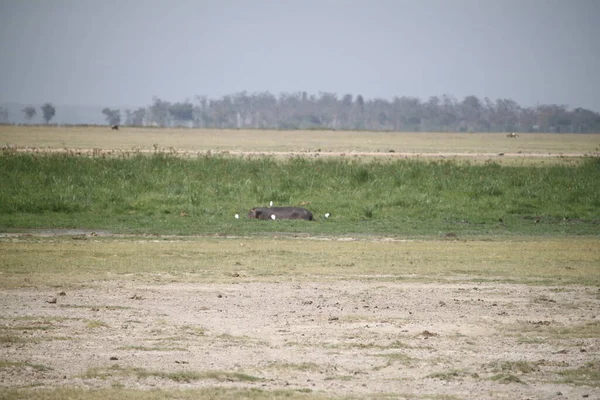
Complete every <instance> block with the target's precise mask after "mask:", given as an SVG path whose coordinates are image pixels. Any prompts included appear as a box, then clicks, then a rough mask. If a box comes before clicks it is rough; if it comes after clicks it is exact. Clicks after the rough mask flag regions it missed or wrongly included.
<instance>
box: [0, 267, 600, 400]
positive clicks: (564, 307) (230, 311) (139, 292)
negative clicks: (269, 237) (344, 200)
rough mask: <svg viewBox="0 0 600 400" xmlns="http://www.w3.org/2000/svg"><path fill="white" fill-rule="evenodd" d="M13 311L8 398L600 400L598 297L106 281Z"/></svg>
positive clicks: (16, 294) (8, 317)
mask: <svg viewBox="0 0 600 400" xmlns="http://www.w3.org/2000/svg"><path fill="white" fill-rule="evenodd" d="M0 298H1V304H2V310H1V314H0V318H1V319H0V324H1V325H0V329H1V331H0V335H1V336H2V338H3V340H2V341H1V342H0V360H3V361H2V362H3V364H2V365H1V368H0V388H4V389H9V388H31V387H33V388H50V389H52V388H58V387H64V386H70V387H80V388H92V389H93V388H107V387H108V388H110V387H126V388H133V389H152V388H162V389H183V388H200V387H209V386H211V387H212V386H222V387H236V388H257V389H261V390H266V391H269V390H276V389H286V390H292V391H294V390H298V391H301V392H303V393H319V394H324V395H325V396H331V397H337V396H349V397H354V398H365V397H373V396H384V395H387V396H391V397H393V398H456V399H555V398H556V399H581V398H590V399H598V398H600V388H599V386H600V383H599V382H597V381H594V378H593V376H597V375H593V374H594V373H596V374H597V372H598V371H597V369H599V368H600V359H599V356H598V354H600V339H599V336H600V335H599V333H600V324H599V321H598V316H599V314H598V311H599V309H600V308H599V305H600V297H599V295H598V289H597V288H590V287H583V286H566V287H548V286H530V285H520V284H506V283H491V282H487V283H473V282H465V281H462V282H459V281H457V282H455V283H452V282H450V283H448V282H446V283H440V282H427V281H424V282H417V281H402V280H398V281H395V280H390V279H389V278H385V277H377V276H365V277H358V278H357V277H347V278H345V277H338V278H336V279H334V278H323V277H314V279H313V278H311V277H305V278H304V279H302V280H289V281H274V282H250V281H243V279H241V278H240V281H239V282H238V283H233V284H231V283H228V284H224V283H210V284H199V283H180V282H177V283H176V282H173V283H167V284H165V283H164V280H161V283H158V284H149V283H143V282H139V281H108V282H107V281H98V282H91V283H90V284H89V285H87V286H86V287H81V288H79V289H70V290H64V291H63V290H61V289H60V288H58V289H56V288H51V289H50V288H41V289H40V288H37V289H18V290H3V291H2V292H0ZM590 374H592V375H591V376H592V378H590ZM445 396H447V397H445Z"/></svg>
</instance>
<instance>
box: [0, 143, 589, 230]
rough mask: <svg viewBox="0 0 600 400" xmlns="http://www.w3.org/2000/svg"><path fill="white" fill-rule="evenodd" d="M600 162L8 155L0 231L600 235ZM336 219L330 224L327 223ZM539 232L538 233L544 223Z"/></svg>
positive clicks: (0, 185) (0, 179)
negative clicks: (287, 212) (263, 217)
mask: <svg viewBox="0 0 600 400" xmlns="http://www.w3.org/2000/svg"><path fill="white" fill-rule="evenodd" d="M598 176H600V161H599V160H598V158H589V159H587V160H586V161H585V162H582V163H578V164H577V165H568V166H567V165H548V166H544V165H539V164H538V165H522V166H519V165H514V166H501V165H499V164H497V163H493V162H489V163H485V164H477V165H476V164H469V163H464V162H461V163H459V162H452V161H430V162H425V161H418V160H397V161H377V160H374V161H371V162H362V161H356V160H350V159H341V158H340V159H307V158H300V157H298V158H293V159H290V160H276V159H274V158H269V157H260V158H236V157H226V156H201V157H198V158H195V159H183V158H178V157H176V156H174V155H171V154H169V153H156V154H153V155H151V156H148V155H141V154H135V153H130V154H126V155H122V156H119V157H100V156H96V157H79V156H74V155H68V154H54V155H53V154H48V155H40V154H19V153H13V152H4V153H2V154H1V155H0V189H1V190H0V229H3V230H6V229H11V228H16V227H50V228H51V227H54V228H58V227H64V228H69V227H85V228H96V229H100V228H104V229H109V230H113V231H118V232H150V233H181V234H191V233H215V232H219V233H227V232H236V233H252V232H257V231H287V232H299V231H302V232H309V233H335V234H350V233H373V234H395V235H411V234H419V235H420V234H426V235H427V234H439V233H443V232H447V231H453V232H461V233H475V234H481V233H492V234H502V233H511V234H515V233H525V234H527V233H536V234H545V233H548V234H560V233H570V234H573V233H582V234H598V233H600V232H599V231H600V229H599V228H600V179H598ZM269 201H273V202H274V203H275V205H301V204H304V203H308V205H306V207H307V208H309V209H310V210H311V211H313V213H314V214H315V218H316V219H317V220H318V221H320V222H327V223H316V224H311V223H306V222H304V221H275V222H273V221H270V222H264V221H261V222H259V221H247V220H246V219H245V218H241V219H240V220H235V219H234V218H233V215H234V214H236V213H239V214H242V216H243V217H245V214H246V212H247V210H248V209H250V208H251V207H254V206H266V205H267V204H268V203H269ZM326 212H329V213H332V218H330V219H328V220H325V218H323V215H324V214H325V213H326ZM536 221H537V222H536Z"/></svg>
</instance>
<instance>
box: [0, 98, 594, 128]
mask: <svg viewBox="0 0 600 400" xmlns="http://www.w3.org/2000/svg"><path fill="white" fill-rule="evenodd" d="M40 110H41V112H42V118H43V119H44V122H45V123H49V122H50V121H51V120H52V118H53V117H54V115H55V113H56V109H55V107H54V106H53V105H52V104H51V103H46V104H44V105H43V106H42V107H40ZM22 112H23V113H24V115H25V119H26V120H27V121H28V122H30V121H31V120H32V119H33V118H34V117H35V116H36V115H37V110H36V109H35V108H34V107H31V106H29V107H25V108H24V109H23V110H22ZM101 112H102V114H103V115H104V118H105V120H106V122H107V123H108V124H109V125H120V124H123V125H129V126H159V127H178V126H183V127H190V128H191V127H198V128H216V129H225V128H227V129H236V128H237V129H239V128H250V129H331V130H374V131H397V132H419V131H423V132H431V131H434V132H575V133H591V132H593V133H598V132H600V114H599V113H597V112H595V111H592V110H589V109H585V108H581V107H578V108H574V109H569V108H568V107H567V106H565V105H557V104H541V105H537V106H534V107H522V106H520V105H519V104H517V103H516V102H515V101H514V100H511V99H497V100H490V99H489V98H487V97H486V98H484V99H483V100H481V99H479V98H477V97H476V96H466V97H465V98H464V99H463V100H460V101H459V100H457V99H456V98H455V97H453V96H449V95H443V96H432V97H430V98H429V99H427V100H426V101H422V100H421V99H419V98H416V97H408V96H403V97H395V98H394V99H392V100H386V99H377V98H376V99H368V100H365V99H364V98H363V96H361V95H357V96H353V95H352V94H346V95H343V96H341V97H339V96H338V95H336V94H335V93H326V92H321V93H319V94H318V95H315V94H310V95H309V94H307V93H306V92H296V93H282V94H280V95H279V96H275V95H273V94H271V93H269V92H263V93H253V94H249V93H247V92H241V93H237V94H233V95H227V96H223V97H221V98H219V99H209V98H207V97H206V96H196V97H195V98H194V100H193V101H190V100H185V101H183V102H169V101H165V100H162V99H160V98H158V97H155V98H153V99H152V104H150V105H149V106H147V107H139V108H137V109H135V110H131V109H125V110H123V112H121V110H120V109H111V108H108V107H105V108H104V109H102V110H101ZM0 123H8V112H7V110H6V109H1V108H0Z"/></svg>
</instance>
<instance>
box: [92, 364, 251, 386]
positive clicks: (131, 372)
mask: <svg viewBox="0 0 600 400" xmlns="http://www.w3.org/2000/svg"><path fill="white" fill-rule="evenodd" d="M115 375H117V376H119V375H120V376H135V377H138V378H140V379H143V378H148V377H157V378H163V379H169V380H172V381H175V382H193V381H198V380H205V379H211V380H216V381H218V382H256V381H259V380H260V378H257V377H255V376H251V375H248V374H244V373H241V372H228V371H201V372H197V371H173V372H166V371H151V370H147V369H145V368H139V367H120V366H118V365H113V366H112V367H109V368H90V369H89V370H88V371H87V372H86V373H85V375H84V377H85V378H87V379H91V378H101V379H107V378H109V377H112V376H115Z"/></svg>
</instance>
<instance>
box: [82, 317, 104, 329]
mask: <svg viewBox="0 0 600 400" xmlns="http://www.w3.org/2000/svg"><path fill="white" fill-rule="evenodd" d="M85 326H86V327H87V328H88V329H97V328H108V327H109V326H108V324H107V323H106V322H103V321H99V320H97V319H91V320H88V321H87V322H86V324H85Z"/></svg>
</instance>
